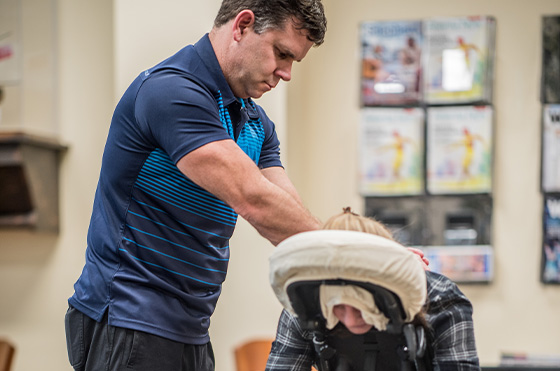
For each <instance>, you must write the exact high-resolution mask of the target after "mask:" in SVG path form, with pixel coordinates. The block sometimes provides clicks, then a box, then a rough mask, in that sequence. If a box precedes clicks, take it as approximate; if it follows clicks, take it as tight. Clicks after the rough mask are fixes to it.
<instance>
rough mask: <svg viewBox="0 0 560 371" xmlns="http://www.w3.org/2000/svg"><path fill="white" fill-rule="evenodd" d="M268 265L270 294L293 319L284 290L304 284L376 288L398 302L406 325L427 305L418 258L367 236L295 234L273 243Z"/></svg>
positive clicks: (331, 232)
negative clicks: (339, 282) (357, 284)
mask: <svg viewBox="0 0 560 371" xmlns="http://www.w3.org/2000/svg"><path fill="white" fill-rule="evenodd" d="M269 262H270V283H271V286H272V289H273V290H274V293H275V294H276V296H277V298H278V300H279V301H280V302H281V303H282V305H283V306H284V308H286V309H287V310H288V311H289V312H291V313H292V314H294V315H296V316H297V315H298V314H297V313H296V312H295V311H294V309H293V308H292V304H291V302H290V299H289V297H288V294H287V288H288V286H289V285H291V284H292V283H295V282H303V281H317V280H337V279H341V280H349V281H357V282H367V283H372V284H374V285H378V286H381V287H383V288H385V289H387V290H389V291H392V292H393V293H395V294H396V295H397V296H398V297H399V299H400V301H401V303H402V306H403V309H404V312H405V314H406V320H405V321H407V322H408V321H411V320H412V319H413V318H414V316H415V315H416V314H417V313H418V312H420V310H421V309H422V306H423V305H424V304H425V302H426V295H427V292H426V273H425V272H424V267H423V264H422V262H421V260H420V258H419V257H418V256H417V255H416V254H414V253H412V252H410V251H409V250H408V249H406V248H404V247H403V246H402V245H400V244H399V243H397V242H395V241H391V240H388V239H386V238H383V237H380V236H376V235H372V234H369V233H362V232H356V231H341V230H319V231H311V232H303V233H299V234H297V235H294V236H292V237H290V238H287V239H286V240H284V241H282V242H281V243H280V244H278V246H277V247H276V248H275V250H274V251H273V253H272V254H271V256H270V259H269Z"/></svg>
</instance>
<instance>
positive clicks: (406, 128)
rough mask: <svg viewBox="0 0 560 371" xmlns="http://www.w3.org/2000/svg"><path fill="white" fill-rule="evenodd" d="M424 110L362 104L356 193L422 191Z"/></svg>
mask: <svg viewBox="0 0 560 371" xmlns="http://www.w3.org/2000/svg"><path fill="white" fill-rule="evenodd" d="M424 116H425V115H424V110H423V109H421V108H364V109H362V118H361V123H360V135H359V138H360V139H359V140H360V143H359V148H360V175H359V177H360V179H359V184H360V193H361V194H362V195H364V196H395V195H401V196H402V195H418V194H422V193H423V192H424V166H423V164H424V159H423V157H424Z"/></svg>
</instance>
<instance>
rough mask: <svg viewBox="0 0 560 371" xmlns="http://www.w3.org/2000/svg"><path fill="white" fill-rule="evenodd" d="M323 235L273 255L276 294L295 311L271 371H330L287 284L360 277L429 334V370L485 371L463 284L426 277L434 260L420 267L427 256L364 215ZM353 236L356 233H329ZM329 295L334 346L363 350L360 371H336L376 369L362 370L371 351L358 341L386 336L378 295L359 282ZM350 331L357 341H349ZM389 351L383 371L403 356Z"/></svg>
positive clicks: (347, 217)
mask: <svg viewBox="0 0 560 371" xmlns="http://www.w3.org/2000/svg"><path fill="white" fill-rule="evenodd" d="M323 229H325V230H329V231H314V232H308V233H302V234H299V235H297V236H294V237H291V238H290V239H287V240H285V241H284V242H282V244H281V246H279V247H278V249H276V250H275V251H274V252H273V254H272V256H271V284H272V287H273V290H274V292H275V293H276V295H277V297H278V299H279V300H280V302H281V303H282V304H283V305H284V307H285V308H287V309H288V310H289V311H290V312H292V313H290V312H289V311H288V310H284V311H283V312H282V314H281V316H280V319H279V322H278V330H277V334H276V341H274V343H273V344H272V350H271V352H270V356H269V358H268V363H267V366H266V371H288V370H289V371H310V370H311V367H312V366H313V365H315V367H317V369H318V370H319V371H322V370H324V368H323V367H322V366H324V364H322V363H321V362H320V359H319V356H318V354H317V353H316V352H315V347H314V339H313V334H312V332H311V331H310V330H308V329H304V327H303V326H302V324H301V323H300V322H299V320H298V318H297V317H295V316H294V315H293V311H294V306H293V305H292V303H291V300H290V299H292V298H288V296H287V292H286V291H287V290H286V286H287V285H288V283H290V284H292V283H294V282H298V281H313V280H319V281H320V280H325V279H326V278H334V277H336V278H338V279H340V278H348V277H352V279H351V280H352V281H363V282H369V283H375V284H376V285H379V286H382V287H384V288H386V289H388V290H390V291H392V292H394V293H395V294H397V295H398V296H399V298H400V300H401V302H402V304H403V309H404V313H406V314H407V316H408V320H409V322H411V323H414V324H417V325H421V326H422V327H424V328H425V329H426V330H427V331H426V335H427V336H426V338H427V342H428V350H427V352H426V354H427V357H428V360H429V361H430V362H429V363H428V368H427V369H433V370H446V371H455V370H456V371H463V370H464V371H466V370H469V371H479V370H480V366H479V359H478V355H477V350H476V343H475V336H474V326H473V319H472V313H473V308H472V305H471V303H470V301H469V300H468V298H467V297H466V296H465V295H464V294H463V293H462V292H461V291H460V289H459V288H458V287H457V285H455V284H454V283H453V282H452V281H451V280H449V279H448V278H447V277H445V276H442V275H440V274H438V273H434V272H431V271H428V270H426V271H425V274H424V273H423V272H422V271H423V269H426V268H427V267H426V265H425V264H426V261H425V260H424V259H422V260H423V261H424V264H423V268H422V267H421V266H422V264H417V263H418V262H417V261H416V260H417V259H418V257H420V258H422V256H421V254H418V253H417V252H416V251H415V250H412V252H413V253H416V256H414V255H411V254H410V252H407V251H406V249H404V248H402V246H400V245H399V244H397V243H395V241H394V240H393V236H392V234H391V232H390V231H389V230H388V229H387V228H386V227H385V226H384V225H383V224H381V223H379V222H378V221H376V220H374V219H371V218H366V217H363V216H360V215H357V214H355V213H353V212H352V211H351V210H350V208H345V209H344V212H343V213H342V214H338V215H335V216H333V217H331V218H330V219H329V220H328V221H327V222H326V223H325V225H324V226H323ZM348 231H352V232H354V233H353V234H351V235H344V234H342V235H337V234H335V233H329V232H348ZM322 232H327V233H326V234H323V233H322ZM356 232H363V233H358V234H356ZM364 232H365V233H364ZM360 235H362V236H360ZM369 235H375V237H377V236H380V237H383V238H382V239H377V240H374V241H373V242H372V241H369V240H373V239H368V238H367V237H368V236H369ZM349 237H351V238H349ZM370 237H371V236H370ZM375 244H378V245H375ZM325 262H326V263H325ZM413 268H415V269H413ZM331 276H332V277H331ZM321 290H322V291H320V296H319V298H320V299H319V300H320V308H321V313H320V315H322V317H323V318H324V319H325V327H326V328H327V329H328V330H327V335H326V337H327V339H329V338H330V340H327V341H332V342H333V343H336V344H337V345H338V346H341V348H343V347H344V346H347V347H350V349H351V351H355V352H356V353H354V357H353V358H352V359H351V361H352V362H353V363H354V364H353V366H355V367H354V368H344V367H340V368H336V366H337V365H334V366H333V365H332V364H331V365H329V367H331V369H333V370H334V369H336V370H338V369H342V370H346V369H355V370H362V369H368V370H369V369H370V368H365V367H364V368H362V367H360V366H358V364H360V365H362V364H364V362H365V360H364V359H363V358H360V354H363V353H364V349H355V348H356V347H357V346H359V345H363V340H362V339H363V338H356V336H361V335H364V336H366V334H367V333H369V332H370V331H371V330H372V329H373V331H376V329H377V330H379V331H385V330H386V328H387V323H388V319H387V318H386V317H385V316H384V315H381V316H380V315H379V310H378V308H377V306H376V304H377V303H375V301H374V299H373V297H372V295H371V294H370V293H368V292H366V291H365V290H362V289H361V288H357V289H355V286H354V285H352V284H346V285H342V286H338V287H337V286H336V285H321ZM315 298H316V296H314V295H312V294H310V293H309V292H306V296H305V297H302V298H299V300H302V301H306V300H314V299H315ZM300 308H301V305H300ZM307 315H308V316H309V313H307ZM341 326H342V327H341ZM374 327H375V329H374ZM348 332H350V333H351V334H353V335H348ZM370 334H371V333H370ZM354 335H355V336H354ZM335 349H336V348H335ZM342 350H343V352H341V353H343V354H344V351H347V352H348V349H342ZM381 352H382V354H380V355H379V357H378V360H377V362H378V363H380V364H381V365H387V364H390V361H388V358H386V357H391V356H393V357H396V356H397V353H396V352H395V349H394V348H393V349H390V350H387V349H383V348H381ZM389 353H390V354H389ZM332 361H337V359H333V360H332ZM338 366H340V365H338ZM430 366H431V367H430ZM371 369H372V370H373V369H374V368H371ZM377 369H378V370H387V369H393V368H382V367H381V368H377Z"/></svg>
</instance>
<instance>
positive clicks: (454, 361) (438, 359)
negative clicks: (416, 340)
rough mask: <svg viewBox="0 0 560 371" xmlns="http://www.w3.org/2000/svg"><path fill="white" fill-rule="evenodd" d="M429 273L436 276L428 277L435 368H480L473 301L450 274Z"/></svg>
mask: <svg viewBox="0 0 560 371" xmlns="http://www.w3.org/2000/svg"><path fill="white" fill-rule="evenodd" d="M429 274H431V275H432V277H435V279H433V280H430V279H429V280H428V285H429V287H428V295H429V297H430V302H429V307H428V316H427V320H428V322H429V323H430V325H431V327H432V330H433V333H434V343H433V351H434V366H435V367H434V369H439V370H440V371H463V370H464V371H473V370H477V371H478V370H480V366H479V359H478V355H477V351H476V343H475V337H474V325H473V319H472V313H473V308H472V305H471V303H470V301H469V300H468V299H467V298H466V296H465V295H464V294H463V293H462V292H461V291H460V290H459V288H458V287H457V286H456V285H455V284H454V283H453V282H452V281H450V280H449V279H447V278H446V277H444V276H441V275H437V274H435V273H431V272H430V273H429Z"/></svg>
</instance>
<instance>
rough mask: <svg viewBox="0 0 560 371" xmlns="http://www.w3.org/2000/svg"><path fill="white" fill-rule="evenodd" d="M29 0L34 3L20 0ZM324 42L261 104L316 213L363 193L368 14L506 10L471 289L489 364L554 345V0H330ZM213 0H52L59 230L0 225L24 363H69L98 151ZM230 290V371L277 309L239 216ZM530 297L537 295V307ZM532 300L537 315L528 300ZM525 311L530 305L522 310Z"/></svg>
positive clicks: (558, 329) (225, 352) (225, 364)
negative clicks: (548, 211)
mask: <svg viewBox="0 0 560 371" xmlns="http://www.w3.org/2000/svg"><path fill="white" fill-rule="evenodd" d="M22 1H24V2H25V1H30V0H22ZM324 1H325V6H326V9H327V15H328V17H329V32H328V34H327V41H326V42H325V44H324V45H323V46H321V47H320V48H319V49H316V50H312V51H311V52H310V53H309V56H308V58H306V60H305V61H304V62H303V63H301V64H298V65H297V66H296V68H295V69H294V81H293V82H291V83H290V84H288V85H287V87H286V86H284V85H282V86H281V87H280V88H279V89H277V91H275V92H272V93H270V94H269V96H267V97H265V98H263V99H262V100H261V102H260V103H261V104H263V105H264V106H265V107H266V108H267V111H268V112H269V114H270V115H271V116H272V118H273V119H274V120H275V121H276V123H277V124H278V127H279V131H280V135H281V138H282V139H283V143H284V146H283V150H284V152H283V156H285V155H286V154H287V155H288V156H287V157H284V160H286V162H287V161H289V163H288V162H287V163H288V172H289V174H290V176H291V177H292V179H293V180H294V182H295V184H296V186H297V188H298V189H299V190H300V193H301V194H302V197H303V199H304V201H305V203H306V204H307V206H308V207H309V208H310V209H311V211H312V212H313V213H315V214H316V215H318V216H319V217H320V218H322V219H326V218H327V217H328V216H330V215H332V214H333V213H335V212H338V211H339V210H340V208H341V207H342V206H345V205H351V206H353V207H354V208H356V209H358V210H360V209H361V208H362V203H363V202H362V199H361V198H360V197H359V195H358V194H357V192H356V190H357V184H356V160H357V148H356V143H357V137H356V134H357V123H358V120H359V108H358V76H359V71H358V66H359V49H358V47H359V41H358V23H359V22H361V21H364V20H376V19H400V18H402V19H409V18H411V19H412V18H423V17H429V16H436V15H470V14H489V15H494V16H496V18H497V23H498V34H497V65H496V81H495V87H496V95H495V107H496V117H497V140H496V174H495V175H496V193H495V205H494V225H493V227H494V228H493V230H494V233H493V238H494V246H495V249H496V279H495V281H494V282H493V283H492V284H490V285H486V286H463V287H462V288H463V289H464V291H465V293H466V294H467V295H468V296H469V297H470V298H471V299H472V301H473V303H474V306H475V321H476V323H475V326H476V336H477V342H478V348H479V353H480V356H481V359H482V361H483V363H485V364H491V363H496V362H497V361H498V359H499V354H500V351H509V350H527V351H532V352H538V353H560V343H559V342H558V341H557V336H558V335H557V334H558V333H560V316H558V315H557V313H558V311H559V310H560V292H559V290H560V287H555V286H543V285H541V284H540V283H539V280H538V276H539V271H538V270H539V264H540V260H539V259H540V250H539V249H540V246H539V245H540V241H541V226H540V214H541V211H542V206H541V196H540V194H539V192H538V184H539V181H538V177H539V145H540V139H539V133H540V131H539V118H540V110H539V108H540V104H539V102H538V87H539V73H540V68H539V63H540V28H539V27H540V23H539V22H540V17H541V15H543V14H559V13H560V2H558V1H557V0H548V1H545V0H534V1H531V2H528V1H524V0H485V1H480V0H469V1H463V2H459V1H442V0H441V1H440V0H426V1H422V2H417V1H413V0H406V1H405V0H394V1H392V2H381V1H371V0H369V1H366V0H352V1H340V0H324ZM219 3H220V1H219V0H211V1H208V0H206V1H204V2H194V1H184V0H165V1H163V2H160V3H158V6H157V7H156V6H154V2H153V1H148V0H115V1H110V0H98V1H95V2H84V1H71V0H57V1H56V5H57V8H56V11H55V12H54V13H55V14H56V16H57V27H56V35H57V50H58V55H57V60H58V68H57V74H58V76H57V83H56V86H58V90H57V91H55V93H56V96H57V98H58V99H57V104H56V107H57V115H56V116H57V117H58V122H57V123H56V125H53V127H55V128H56V130H58V132H59V136H60V138H61V139H62V140H63V141H64V142H65V143H66V144H67V145H69V151H68V152H67V153H66V154H65V156H64V158H63V160H62V171H61V175H60V181H61V218H62V219H61V225H62V226H61V231H60V233H59V234H58V235H47V234H39V233H32V232H26V231H6V230H0V292H1V293H2V299H1V300H0V336H6V337H8V338H10V339H11V340H12V341H13V342H15V344H16V346H17V348H18V353H17V354H16V360H15V368H14V369H15V371H27V370H46V371H50V370H52V371H54V370H57V371H58V370H65V369H68V370H69V369H70V367H69V365H68V363H67V359H66V347H65V339H64V329H63V315H64V311H65V309H66V299H67V298H68V296H70V295H71V294H72V285H73V283H74V281H75V280H76V278H77V277H78V275H79V273H80V271H81V268H82V265H83V256H84V249H85V234H86V231H87V226H88V223H89V214H90V211H91V203H92V200H93V194H94V191H95V186H96V182H97V176H98V172H99V166H100V161H101V153H102V150H103V145H104V141H105V137H106V134H107V129H108V124H109V121H110V117H111V115H112V111H113V109H114V106H115V104H116V102H117V100H118V98H119V97H120V95H121V94H122V92H123V91H124V89H126V87H127V86H128V84H129V82H130V81H131V80H132V79H133V78H134V77H135V76H136V75H137V74H138V73H139V72H140V71H141V70H143V69H144V68H147V67H149V66H151V65H153V64H154V63H156V62H158V61H159V60H161V59H162V58H165V57H167V56H168V55H170V54H171V53H174V52H175V51H176V50H178V49H179V48H180V47H182V46H183V45H185V44H187V43H191V42H194V41H196V40H198V38H199V37H200V36H201V35H202V34H203V33H204V32H206V31H207V30H208V29H209V28H210V26H211V22H212V19H213V17H214V14H215V12H216V10H217V8H218V6H219ZM231 246H232V256H231V264H230V271H229V273H228V279H227V280H226V283H225V285H224V292H223V294H222V297H221V299H220V301H219V303H218V307H217V309H216V313H215V315H214V317H213V319H212V326H211V335H212V342H213V345H214V350H215V353H216V359H217V371H233V370H234V366H233V357H232V351H233V347H234V346H235V345H236V344H238V343H239V342H241V341H242V340H245V339H249V338H251V337H256V336H273V335H274V331H275V327H276V320H277V317H278V314H279V312H280V306H279V304H278V303H277V302H276V300H275V298H274V296H273V294H272V292H271V290H270V288H269V286H268V265H267V264H268V262H267V258H268V255H269V254H270V252H271V251H272V247H271V245H270V244H269V243H268V242H266V241H265V240H263V239H262V238H261V237H260V236H258V234H257V233H256V232H255V231H254V230H253V229H252V228H251V227H250V226H248V224H247V223H246V222H244V221H243V220H241V221H240V225H239V227H238V230H237V231H236V234H235V236H234V238H233V240H232V242H231ZM528 303H530V304H528ZM528 305H530V310H526V308H527V306H528ZM527 312H529V313H530V314H529V315H527V314H526V313H527Z"/></svg>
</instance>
